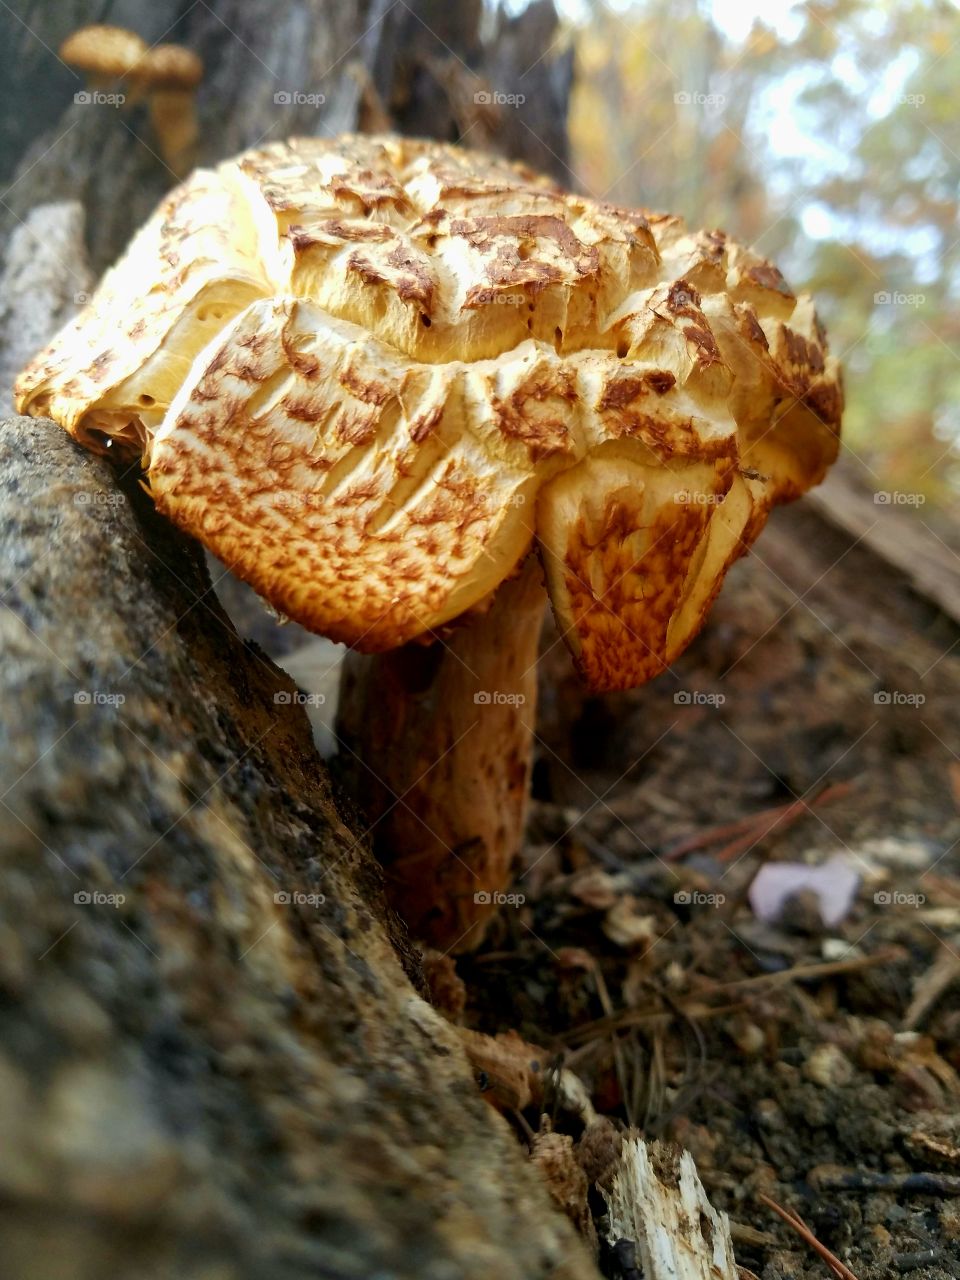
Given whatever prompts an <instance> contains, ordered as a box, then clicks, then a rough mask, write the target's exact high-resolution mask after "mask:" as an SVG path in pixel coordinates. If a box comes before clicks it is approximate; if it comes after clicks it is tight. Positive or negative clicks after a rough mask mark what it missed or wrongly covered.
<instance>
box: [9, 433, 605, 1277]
mask: <svg viewBox="0 0 960 1280" xmlns="http://www.w3.org/2000/svg"><path fill="white" fill-rule="evenodd" d="M0 530H2V545H0V553H2V554H0V590H2V593H3V596H2V598H3V600H4V602H5V606H6V607H5V608H4V609H3V610H2V612H0V645H2V663H0V693H2V705H3V712H4V714H3V719H2V725H3V727H2V730H0V732H2V745H0V792H2V795H3V801H2V805H0V859H2V876H0V883H2V885H3V892H2V895H0V940H2V942H0V990H2V1003H0V1010H2V1012H0V1043H2V1045H3V1051H2V1055H0V1082H2V1087H0V1147H2V1150H3V1160H2V1162H0V1238H2V1239H3V1241H4V1247H3V1252H4V1275H5V1276H10V1277H12V1278H14V1280H53V1278H54V1277H56V1280H86V1278H87V1277H93V1276H103V1275H109V1276H110V1277H111V1278H112V1280H123V1278H125V1277H131V1280H132V1277H138V1278H140V1277H143V1276H148V1275H149V1276H158V1277H159V1276H177V1277H178V1278H181V1280H182V1278H189V1277H197V1278H198V1280H199V1277H201V1276H202V1277H205V1278H206V1277H210V1276H213V1275H216V1276H218V1277H221V1276H222V1277H248V1276H249V1277H258V1278H259V1277H264V1280H266V1278H267V1277H269V1280H285V1278H286V1277H298V1276H304V1277H306V1276H313V1277H315V1276H330V1277H354V1276H355V1277H365V1276H370V1275H373V1274H377V1275H383V1276H395V1277H406V1276H409V1277H411V1280H413V1278H414V1277H416V1278H417V1280H420V1278H422V1277H425V1276H436V1277H440V1276H452V1275H456V1276H475V1277H477V1280H486V1278H487V1277H489V1276H490V1275H494V1274H496V1275H502V1276H515V1277H518V1280H519V1278H520V1277H530V1276H543V1277H547V1276H551V1277H559V1276H570V1277H574V1276H578V1277H579V1276H583V1277H586V1276H589V1275H593V1274H595V1272H594V1271H593V1268H592V1266H591V1265H590V1263H589V1262H588V1260H587V1257H586V1254H585V1252H584V1250H583V1247H582V1246H581V1244H580V1243H579V1242H578V1241H577V1239H576V1238H575V1236H574V1232H573V1230H572V1228H570V1227H569V1225H568V1224H567V1223H566V1222H565V1221H564V1220H563V1219H562V1218H561V1217H560V1216H559V1215H557V1214H556V1213H555V1212H554V1211H553V1209H552V1208H550V1207H549V1205H548V1202H547V1197H546V1193H545V1192H544V1191H543V1189H542V1187H540V1186H538V1184H537V1178H536V1175H535V1173H534V1172H533V1170H532V1169H530V1167H529V1166H525V1165H524V1161H523V1157H522V1154H521V1148H520V1145H519V1143H518V1142H517V1141H516V1139H515V1137H514V1135H513V1134H512V1132H511V1131H510V1130H509V1128H508V1126H507V1125H506V1123H505V1122H504V1121H503V1120H502V1119H500V1117H499V1116H498V1115H497V1114H496V1113H495V1112H494V1111H493V1109H492V1108H491V1107H490V1106H488V1104H487V1103H486V1102H485V1101H484V1100H483V1098H482V1097H481V1096H480V1093H479V1090H478V1089H477V1087H476V1085H475V1082H474V1081H473V1079H472V1076H471V1072H470V1070H469V1067H468V1065H467V1062H466V1059H465V1058H464V1056H463V1052H462V1048H461V1045H460V1041H459V1038H458V1036H457V1034H456V1032H455V1031H454V1029H453V1028H452V1027H450V1026H449V1025H448V1024H447V1023H446V1022H445V1021H444V1020H443V1019H442V1018H441V1017H440V1016H439V1014H437V1013H436V1012H435V1011H434V1010H433V1008H432V1007H431V1006H430V1005H429V1004H427V1003H426V1001H425V1000H424V999H423V998H422V997H421V995H420V994H419V993H418V990H417V986H416V984H417V980H418V966H417V957H416V955H415V953H413V952H412V951H411V950H410V948H409V945H408V944H407V942H406V940H405V934H404V933H403V931H402V929H401V928H400V927H399V926H398V923H397V921H396V919H395V918H394V917H392V915H391V914H390V913H389V912H388V910H387V908H386V907H385V905H384V902H383V897H382V892H381V874H380V870H379V868H378V866H377V864H376V863H375V862H374V861H373V859H372V858H371V856H370V854H369V852H368V850H367V849H366V847H365V846H364V845H362V844H361V843H360V842H358V841H357V839H356V838H355V836H354V834H353V831H352V830H351V829H350V828H349V827H348V826H347V825H346V824H345V822H344V820H343V819H342V818H341V817H340V815H339V814H338V813H337V811H336V809H335V807H334V804H333V802H332V799H331V795H330V789H329V784H328V781H327V777H326V774H325V772H324V770H323V767H322V765H321V764H320V762H319V761H318V759H317V757H316V754H315V751H314V748H313V744H312V741H311V738H310V730H309V725H308V723H307V719H306V715H305V713H304V709H303V707H302V706H301V705H300V704H299V703H298V701H297V698H296V696H295V686H294V684H293V682H292V681H291V680H290V678H289V677H287V676H285V675H284V674H283V673H282V672H280V671H279V670H278V669H277V668H276V667H274V666H273V664H272V663H271V662H270V661H269V660H267V659H266V658H265V656H264V655H263V654H262V653H261V652H259V651H258V650H257V649H256V647H254V646H250V645H248V644H244V642H243V641H241V639H240V638H239V637H238V636H237V635H236V633H235V632H234V631H233V630H232V628H231V626H230V624H229V622H228V621H227V620H226V618H225V617H224V615H223V614H222V612H221V611H220V608H219V605H218V604H217V601H216V597H215V596H214V595H213V592H212V590H211V586H210V582H209V579H208V578H207V576H206V571H205V568H204V564H203V560H202V558H201V556H200V555H199V553H198V549H197V548H196V546H195V544H193V543H191V542H189V541H188V540H187V539H185V538H184V537H182V536H181V535H179V534H177V533H176V532H175V531H174V530H173V529H172V528H171V527H169V526H168V525H167V524H166V523H165V522H163V521H162V520H160V519H159V517H157V516H156V515H155V514H154V513H153V511H152V508H151V507H150V504H149V502H148V501H147V499H146V498H145V497H144V495H143V494H142V493H141V492H140V491H139V489H138V487H137V485H136V484H135V483H134V482H131V483H130V484H129V486H128V487H127V488H126V489H121V488H119V487H118V486H117V485H116V483H115V481H114V478H113V475H112V473H111V471H110V470H109V468H108V467H107V466H106V465H105V464H104V463H103V462H101V461H99V460H97V459H94V458H91V457H89V456H86V455H84V454H83V453H82V452H81V451H80V450H79V449H78V448H77V447H76V446H75V445H74V444H73V443H72V442H71V441H70V440H69V438H68V437H67V435H66V434H65V433H64V432H63V431H61V429H60V428H59V427H55V426H53V425H52V424H50V423H46V422H42V421H35V420H32V419H13V420H10V421H8V422H5V423H3V424H2V426H0Z"/></svg>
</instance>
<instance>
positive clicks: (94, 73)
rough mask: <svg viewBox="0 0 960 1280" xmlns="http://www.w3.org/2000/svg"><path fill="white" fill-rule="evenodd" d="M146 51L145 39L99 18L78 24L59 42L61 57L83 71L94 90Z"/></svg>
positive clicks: (113, 80)
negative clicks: (88, 22) (79, 25)
mask: <svg viewBox="0 0 960 1280" xmlns="http://www.w3.org/2000/svg"><path fill="white" fill-rule="evenodd" d="M146 52H147V45H146V42H145V41H143V40H141V38H140V37H139V36H138V35H136V34H135V33H134V32H132V31H127V29H126V28H125V27H114V26H110V25H109V24H107V23H99V22H97V23H92V24H91V25H90V26H86V27H80V28H79V29H78V30H76V31H74V32H73V34H72V35H69V36H67V38H66V40H64V42H63V43H62V44H61V46H60V57H61V58H62V60H63V61H64V62H65V63H66V64H67V66H70V67H76V68H77V70H78V71H83V72H84V73H85V75H86V83H87V85H88V86H89V88H91V89H96V90H104V89H107V88H109V86H110V85H111V84H115V83H116V82H117V81H118V80H123V79H125V78H126V77H127V76H129V75H130V74H131V72H133V71H134V70H135V69H136V67H137V66H138V64H139V63H140V61H141V59H142V58H143V56H144V54H145V53H146Z"/></svg>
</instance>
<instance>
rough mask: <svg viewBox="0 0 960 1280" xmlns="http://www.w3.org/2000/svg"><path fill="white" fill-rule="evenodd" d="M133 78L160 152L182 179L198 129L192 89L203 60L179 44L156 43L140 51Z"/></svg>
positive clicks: (201, 72) (195, 86)
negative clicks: (142, 96)
mask: <svg viewBox="0 0 960 1280" xmlns="http://www.w3.org/2000/svg"><path fill="white" fill-rule="evenodd" d="M133 77H134V78H135V79H136V81H137V82H138V84H139V85H140V86H141V87H142V89H143V90H145V91H146V93H147V98H148V102H149V106H150V122H151V124H152V125H153V131H154V133H155V135H156V139H157V144H158V146H159V148H160V155H161V157H162V159H163V161H164V163H165V164H166V165H167V166H168V167H169V168H170V169H171V170H172V172H173V173H174V174H176V176H177V177H178V178H182V177H183V176H184V174H185V173H187V172H188V171H189V169H190V168H191V166H192V164H193V158H194V148H195V144H196V141H197V136H198V132H199V130H198V125H197V114H196V91H197V86H198V85H199V84H200V81H201V80H202V79H203V62H202V60H201V58H200V57H199V55H198V54H196V53H194V52H193V51H192V50H191V49H186V48H184V47H183V46H182V45H179V44H158V45H154V47H153V48H152V49H150V50H148V51H147V52H146V53H145V54H144V56H143V58H142V59H141V60H140V62H139V64H138V66H137V68H136V70H135V71H134V72H133Z"/></svg>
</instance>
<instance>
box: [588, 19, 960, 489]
mask: <svg viewBox="0 0 960 1280" xmlns="http://www.w3.org/2000/svg"><path fill="white" fill-rule="evenodd" d="M746 8H747V10H748V11H749V8H750V6H749V5H747V6H746ZM756 8H757V11H758V13H759V12H760V6H759V5H757V6H756ZM727 10H728V6H722V5H720V4H719V3H715V4H714V5H713V6H712V7H711V6H709V5H706V4H703V3H697V0H675V2H671V0H640V2H638V3H636V4H634V5H632V6H626V7H625V6H624V5H623V4H619V5H617V6H616V7H615V8H614V7H613V6H612V5H611V4H609V3H606V2H605V0H590V4H589V19H590V20H589V24H586V23H585V24H584V25H583V26H582V28H581V29H580V30H579V31H578V32H577V40H576V47H577V55H578V66H577V70H578V77H577V85H576V89H575V93H574V101H573V119H572V123H571V134H572V139H573V160H572V162H571V163H572V167H573V169H574V170H575V171H576V176H577V179H578V180H579V182H580V184H581V185H582V186H584V187H585V188H586V189H588V190H590V191H591V192H593V193H595V194H602V195H605V196H606V197H607V198H609V199H611V200H614V201H617V202H621V203H631V204H637V203H639V204H644V205H648V206H650V207H654V208H670V209H672V210H675V211H677V212H681V213H683V214H684V215H685V216H686V217H687V218H688V219H689V220H690V222H691V223H696V224H700V225H705V226H717V225H722V226H724V227H725V228H726V229H727V230H729V231H730V232H731V233H732V234H734V235H736V236H737V237H738V238H740V239H743V240H746V241H749V242H752V243H754V244H756V245H757V246H758V248H759V249H760V250H761V251H762V252H764V253H766V254H767V255H769V256H771V257H773V258H775V259H777V261H778V262H780V263H781V264H782V265H783V266H784V268H785V269H786V270H787V272H788V274H789V276H790V279H791V281H792V282H795V283H796V284H798V285H803V286H804V287H807V288H810V289H811V290H813V291H814V292H815V293H816V295H817V297H818V300H819V302H820V306H821V309H822V311H823V314H824V317H825V319H826V321H827V323H828V325H829V328H830V332H831V337H832V344H833V347H834V349H835V350H836V351H837V352H838V353H839V354H840V355H841V356H843V358H844V363H845V366H846V371H847V385H848V402H849V409H848V413H847V420H846V422H847V436H846V438H847V443H848V446H849V450H850V451H851V452H852V453H853V454H854V455H855V456H856V457H857V458H858V459H859V460H860V461H861V462H862V463H863V464H864V466H865V467H866V479H867V482H868V483H869V484H870V486H871V487H872V488H874V489H875V490H880V489H885V490H899V491H901V492H905V491H909V492H918V493H921V494H923V496H924V497H925V498H927V499H929V500H930V501H931V503H932V504H934V503H935V504H938V505H939V506H941V507H944V508H947V509H949V508H951V507H952V508H953V509H954V510H956V509H957V506H958V494H960V408H958V407H957V406H958V404H960V395H958V393H960V355H958V338H960V297H958V293H960V228H958V225H957V223H958V192H960V121H958V117H957V112H956V85H957V83H958V82H960V13H958V11H957V9H956V8H955V7H954V6H953V5H951V4H949V3H947V2H946V0H912V2H910V0H908V2H907V3H901V4H897V5H891V4H886V3H881V2H880V0H834V2H833V3H821V4H808V5H803V6H801V5H797V6H795V7H793V8H792V9H790V10H789V11H788V12H787V13H786V14H781V15H780V17H779V21H778V23H777V28H776V29H774V28H773V27H771V26H767V25H765V24H764V22H763V21H762V20H761V17H759V16H757V17H755V19H754V22H753V26H752V27H751V29H750V30H749V31H748V32H747V33H746V35H744V36H743V37H742V38H735V36H734V35H733V34H732V30H731V13H730V12H727ZM737 16H738V19H739V18H742V16H743V15H742V13H740V12H738V15H737Z"/></svg>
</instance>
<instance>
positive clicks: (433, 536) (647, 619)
mask: <svg viewBox="0 0 960 1280" xmlns="http://www.w3.org/2000/svg"><path fill="white" fill-rule="evenodd" d="M186 246H189V251H187V250H186ZM17 403H18V408H19V409H20V411H21V412H25V413H31V414H36V415H48V416H50V417H52V418H54V419H55V420H56V421H58V422H60V423H61V424H62V425H63V426H64V427H65V428H66V429H67V430H68V431H70V432H71V434H73V435H74V436H75V437H76V438H77V439H78V440H79V441H81V442H82V443H84V444H85V445H87V446H88V447H90V448H92V449H94V450H97V451H98V452H101V453H105V452H110V453H112V454H114V455H117V456H119V458H120V459H121V460H125V461H127V462H129V461H130V460H131V459H135V458H136V457H137V456H140V457H141V458H142V461H143V465H144V467H145V469H146V472H147V476H148V479H149V484H150V488H151V492H152V493H153V495H154V498H155V501H156V504H157V507H158V509H159V510H161V511H162V512H164V513H165V514H166V515H167V516H169V517H170V519H172V520H173V521H175V522H176V523H177V524H178V525H180V526H181V527H182V528H184V529H186V530H187V531H189V532H190V533H192V534H193V535H194V536H196V537H198V538H199V539H200V540H201V541H202V542H203V543H205V544H206V546H207V547H209V548H210V549H211V550H212V551H214V552H215V553H216V554H217V555H218V556H219V557H220V558H221V559H222V560H224V562H226V563H227V564H230V565H231V566H232V567H233V568H234V570H235V572H237V573H238V574H239V575H240V576H241V577H242V578H244V579H245V580H247V581H248V582H249V583H251V584H252V585H253V586H254V587H255V588H256V589H257V590H258V591H259V592H260V593H261V595H263V596H264V597H265V598H266V599H267V600H269V601H270V602H271V604H273V605H274V607H275V608H277V609H278V610H279V611H280V612H282V613H283V614H286V615H287V616H289V617H291V618H294V619H295V620H297V621H298V622H300V623H302V624H303V625H304V626H306V627H308V628H310V629H312V630H314V631H317V632H319V633H321V634H323V635H326V636H329V637H331V638H332V639H334V640H340V641H343V642H345V643H347V644H348V645H350V646H351V647H352V648H353V649H354V650H356V653H355V654H351V655H350V656H349V657H348V659H347V663H346V674H345V685H344V696H343V708H342V712H341V717H340V724H339V730H340V734H341V739H342V741H343V744H344V754H345V756H346V758H347V760H348V761H349V762H350V770H349V771H350V772H351V773H352V775H353V779H354V788H355V791H356V793H357V796H358V798H359V799H360V800H361V802H362V803H363V804H364V805H365V806H366V807H367V808H368V811H369V812H370V814H371V825H372V831H373V837H374V843H375V846H376V848H377V849H378V851H379V853H380V855H381V857H382V858H383V860H384V862H385V863H386V864H387V882H388V885H389V887H390V889H391V892H392V896H393V900H394V902H395V904H396V905H397V906H398V907H399V909H400V910H401V912H402V914H403V915H404V916H405V918H406V919H407V922H408V924H409V925H410V927H411V929H412V931H413V932H414V934H415V935H417V936H418V937H420V938H423V939H425V940H427V941H429V942H431V943H433V944H434V945H436V946H438V947H440V948H441V949H443V950H464V949H468V948H470V947H473V946H476V945H477V943H478V942H479V941H480V939H481V937H482V936H483V930H484V926H485V923H486V922H487V921H488V920H489V919H490V918H491V916H492V914H493V913H494V912H495V911H496V910H497V908H498V906H499V905H500V902H501V901H502V900H503V896H504V893H505V891H506V889H507V887H508V883H509V877H510V872H511V868H512V866H513V862H514V859H515V856H516V854H517V852H518V849H519V844H520V840H521V837H522V833H523V823H524V814H525V808H526V797H527V792H528V787H529V782H530V772H531V756H532V742H533V732H534V726H535V713H536V706H535V701H536V682H535V676H536V666H537V657H538V642H539V635H540V624H541V620H542V616H543V608H544V603H545V600H546V599H547V598H549V600H550V603H551V605H552V607H553V612H554V615H555V618H556V621H557V625H558V628H559V632H560V635H561V636H562V638H563V640H564V641H565V642H566V645H567V647H568V648H569V650H570V652H571V654H572V656H573V659H574V662H575V663H576V665H577V667H578V669H579V671H580V674H581V676H582V677H583V679H584V681H585V682H586V683H587V685H588V686H589V687H590V688H591V689H593V690H596V691H609V690H618V689H628V688H631V687H633V686H635V685H638V684H641V683H643V682H644V681H646V680H649V679H651V678H652V677H654V676H656V675H657V674H659V673H660V672H662V671H663V670H665V669H666V668H667V667H668V666H669V664H670V663H671V662H673V660H674V659H675V658H676V657H677V656H678V654H680V653H681V652H682V651H683V649H684V647H685V646H686V645H687V644H688V643H689V642H690V640H691V639H692V638H693V637H694V636H695V635H696V633H697V631H698V630H699V629H700V627H701V626H702V624H703V622H704V619H705V618H706V615H707V612H708V610H709V607H710V605H711V603H712V601H713V599H714V597H715V596H716V594H717V592H718V591H719V589H720V586H721V584H722V582H723V579H724V576H725V574H726V571H727V569H728V568H729V567H730V565H731V564H732V563H733V561H734V560H736V559H737V557H738V556H740V555H741V554H743V552H744V551H746V550H747V549H748V548H749V546H750V545H751V543H752V542H753V541H754V539H755V538H756V537H757V535H758V534H759V532H760V530H761V529H762V527H763V525H764V523H765V522H766V519H767V516H768V514H769V512H770V510H771V508H772V507H773V506H774V504H776V503H778V502H784V501H788V500H790V499H792V498H796V497H798V496H799V495H800V494H802V493H803V492H804V491H805V490H806V489H808V488H809V487H810V486H811V485H813V484H816V483H817V482H818V481H819V480H820V479H822V477H823V475H824V474H825V472H826V469H827V467H828V466H829V465H830V464H831V463H832V461H833V460H834V458H835V457H836V454H837V449H838V431H839V423H840V411H841V406H842V393H841V388H840V376H839V370H838V367H837V363H836V361H835V360H834V359H833V358H831V357H830V356H829V354H828V351H827V344H826V337H825V334H824V332H823V329H822V327H821V326H820V324H819V322H818V320H817V317H816V313H815V311H814V308H813V304H812V302H811V300H810V299H809V298H807V297H800V298H797V297H795V296H794V295H793V294H792V293H791V292H790V290H789V289H788V288H787V286H786V284H785V283H784V281H783V278H782V277H781V276H780V274H779V272H778V271H777V270H776V268H774V267H773V266H771V265H770V264H769V263H767V262H765V261H764V260H763V259H762V258H760V257H759V256H758V255H756V254H755V253H752V252H751V251H749V250H746V249H743V248H741V247H740V246H738V245H736V244H734V243H733V242H731V241H729V240H728V239H727V238H726V237H725V236H724V235H723V234H722V233H720V232H715V231H711V232H691V231H689V230H688V229H687V228H686V227H685V226H684V224H683V222H682V221H681V220H680V219H678V218H674V217H670V216H667V215H663V214H645V213H643V212H642V211H638V210H626V209H618V208H614V207H613V206H610V205H607V204H602V203H600V202H597V201H593V200H590V199H588V198H586V197H583V196H576V195H568V194H565V193H563V192H561V191H558V190H557V189H556V188H555V187H553V186H552V185H550V184H549V183H548V182H547V181H546V180H544V179H540V178H538V177H537V176H536V175H535V174H533V173H531V172H530V171H528V170H526V169H523V168H520V167H517V166H514V165H511V164H509V163H507V162H506V161H503V160H500V159H497V158H495V157H492V156H484V155H482V154H478V153H476V152H470V151H465V150H460V149H459V148H457V147H453V146H445V145H441V144H436V143H427V142H417V141H411V140H408V139H401V138H393V137H383V138H376V137H360V136H355V137H346V138H339V139H330V140H325V139H318V138H302V139H294V140H292V141H290V142H287V143H275V144H272V145H270V146H267V147H264V148H262V149H261V150H257V151H252V152H247V153H245V154H244V155H242V156H240V157H238V158H237V159H235V160H232V161H226V162H224V163H223V164H221V165H219V166H218V167H217V168H216V169H213V170H198V171H197V172H196V173H195V174H194V175H193V176H192V177H191V178H190V179H189V180H188V182H186V183H185V184H184V185H183V186H182V187H181V188H178V189H177V190H176V191H174V192H172V193H171V194H170V196H169V197H168V198H167V199H166V200H165V201H164V202H163V203H162V204H161V206H160V208H159V209H158V210H157V212H156V214H155V215H154V217H153V218H152V219H151V221H150V222H149V223H148V224H147V225H146V226H145V227H144V228H143V230H142V231H141V232H140V233H139V234H138V236H137V237H136V238H135V240H134V241H133V243H132V244H131V246H130V248H129V249H128V250H127V253H126V255H125V256H124V257H123V258H122V259H121V260H120V262H119V263H118V265H117V266H116V267H114V268H113V270H112V271H111V272H109V273H108V274H107V276H106V277H105V278H104V280H103V282H102V284H101V286H100V288H99V290H98V292H97V294H96V295H95V297H94V299H93V301H92V303H91V304H90V306H89V307H88V308H87V310H86V311H85V312H84V313H83V314H82V315H81V316H80V317H79V318H78V320H77V321H76V322H74V323H73V324H72V325H71V326H68V327H67V328H66V329H64V330H63V331H62V332H61V333H60V334H59V335H58V336H57V338H55V339H54V341H53V342H52V343H51V345H50V346H49V347H48V348H47V349H46V350H45V351H43V352H41V353H40V354H39V355H38V356H37V357H36V358H35V359H34V360H33V361H32V362H31V364H30V365H29V366H28V367H27V368H26V369H25V370H24V371H23V373H22V374H21V376H20V378H19V379H18V382H17ZM364 654H366V655H369V656H366V657H364V656H363V655H364ZM513 902H514V904H515V905H519V895H514V898H513Z"/></svg>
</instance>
